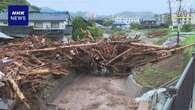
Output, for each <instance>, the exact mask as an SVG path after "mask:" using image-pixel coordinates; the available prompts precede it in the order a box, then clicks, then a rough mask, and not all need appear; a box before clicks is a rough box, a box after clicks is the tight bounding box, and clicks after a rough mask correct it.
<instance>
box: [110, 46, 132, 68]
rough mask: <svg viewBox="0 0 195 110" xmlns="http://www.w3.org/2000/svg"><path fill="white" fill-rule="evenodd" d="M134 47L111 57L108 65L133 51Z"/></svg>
mask: <svg viewBox="0 0 195 110" xmlns="http://www.w3.org/2000/svg"><path fill="white" fill-rule="evenodd" d="M131 50H132V48H130V49H128V50H126V51H124V52H123V53H121V54H119V55H118V56H116V57H114V58H113V59H111V60H110V61H108V63H106V65H109V64H110V63H112V62H113V61H115V60H117V59H118V58H120V57H122V56H123V55H125V54H127V53H128V52H129V51H131Z"/></svg>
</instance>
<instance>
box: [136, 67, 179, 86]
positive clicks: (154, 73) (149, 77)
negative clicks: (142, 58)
mask: <svg viewBox="0 0 195 110" xmlns="http://www.w3.org/2000/svg"><path fill="white" fill-rule="evenodd" d="M180 73H181V70H179V69H161V68H160V67H157V66H156V65H151V64H150V65H146V66H145V67H144V70H143V72H142V73H140V74H137V75H135V76H134V78H135V80H136V81H137V82H138V83H140V84H141V85H142V86H144V87H145V88H156V87H159V86H160V85H162V84H164V83H166V82H167V81H170V80H172V79H174V78H176V77H178V75H179V74H180Z"/></svg>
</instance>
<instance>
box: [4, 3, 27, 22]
mask: <svg viewBox="0 0 195 110" xmlns="http://www.w3.org/2000/svg"><path fill="white" fill-rule="evenodd" d="M28 11H29V8H28V6H26V5H10V6H8V25H9V26H28V21H29V20H28V19H29V17H28V15H29V14H28V13H29V12H28Z"/></svg>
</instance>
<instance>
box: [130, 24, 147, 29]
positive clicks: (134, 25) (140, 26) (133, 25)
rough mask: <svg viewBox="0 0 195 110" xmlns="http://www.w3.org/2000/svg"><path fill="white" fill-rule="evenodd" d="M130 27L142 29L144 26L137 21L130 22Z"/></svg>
mask: <svg viewBox="0 0 195 110" xmlns="http://www.w3.org/2000/svg"><path fill="white" fill-rule="evenodd" d="M131 29H135V30H139V29H144V26H143V25H141V24H138V23H132V24H131Z"/></svg>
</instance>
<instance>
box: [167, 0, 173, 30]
mask: <svg viewBox="0 0 195 110" xmlns="http://www.w3.org/2000/svg"><path fill="white" fill-rule="evenodd" d="M168 4H169V16H170V19H169V20H170V21H169V22H170V25H171V29H172V30H173V18H172V17H173V16H172V5H171V0H168Z"/></svg>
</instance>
